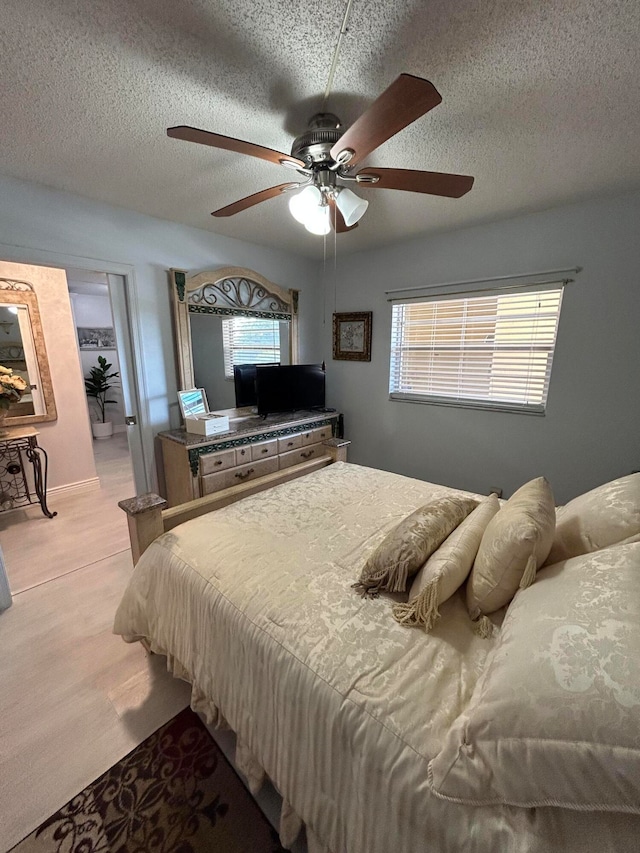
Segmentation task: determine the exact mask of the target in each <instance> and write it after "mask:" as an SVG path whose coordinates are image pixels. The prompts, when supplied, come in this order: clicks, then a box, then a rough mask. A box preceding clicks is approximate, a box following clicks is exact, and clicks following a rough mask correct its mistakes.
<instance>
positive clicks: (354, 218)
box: [336, 187, 369, 228]
mask: <svg viewBox="0 0 640 853" xmlns="http://www.w3.org/2000/svg"><path fill="white" fill-rule="evenodd" d="M336 205H337V207H338V210H339V211H340V213H341V214H342V218H343V219H344V224H345V225H346V226H347V228H351V226H352V225H355V224H356V222H358V220H360V219H362V217H363V216H364V214H365V211H366V209H367V208H368V207H369V202H368V201H365V200H364V199H363V198H360V197H359V196H357V195H356V194H355V193H353V192H351V190H349V189H347V188H346V187H343V188H342V189H341V190H340V192H339V193H338V197H337V198H336Z"/></svg>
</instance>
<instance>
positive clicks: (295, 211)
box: [289, 186, 322, 225]
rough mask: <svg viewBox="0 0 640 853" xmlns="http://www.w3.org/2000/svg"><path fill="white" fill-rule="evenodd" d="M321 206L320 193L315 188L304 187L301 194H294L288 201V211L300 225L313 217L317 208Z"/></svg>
mask: <svg viewBox="0 0 640 853" xmlns="http://www.w3.org/2000/svg"><path fill="white" fill-rule="evenodd" d="M321 204H322V193H321V192H320V190H319V189H318V188H317V187H314V186H309V187H305V188H304V189H303V190H302V192H299V193H296V194H295V195H293V196H291V198H290V199H289V210H290V211H291V215H292V216H293V218H294V219H295V220H297V221H298V222H300V223H301V224H302V225H306V224H307V221H308V220H309V219H310V218H311V217H312V216H313V215H314V213H315V211H316V209H317V208H319V207H320V205H321Z"/></svg>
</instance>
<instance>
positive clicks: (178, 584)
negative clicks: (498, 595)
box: [114, 462, 640, 853]
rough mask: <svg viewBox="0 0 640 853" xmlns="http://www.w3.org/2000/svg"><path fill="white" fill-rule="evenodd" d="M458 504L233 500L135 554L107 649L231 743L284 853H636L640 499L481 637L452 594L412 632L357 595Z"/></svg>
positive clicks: (307, 486) (385, 495)
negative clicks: (419, 518) (435, 511)
mask: <svg viewBox="0 0 640 853" xmlns="http://www.w3.org/2000/svg"><path fill="white" fill-rule="evenodd" d="M635 476H636V477H639V478H640V475H635ZM633 488H634V489H636V490H638V489H640V484H636V481H634V485H633ZM461 495H464V496H465V497H472V498H475V499H476V500H481V499H482V497H483V496H480V495H469V494H468V493H462V492H459V491H457V490H454V489H449V488H447V487H445V486H439V485H435V484H431V483H426V482H423V481H420V480H415V479H411V478H408V477H402V476H399V475H396V474H392V473H388V472H384V471H378V470H374V469H370V468H365V467H362V466H358V465H353V464H350V463H346V462H336V463H335V464H331V465H329V466H328V467H325V468H323V469H321V470H316V471H313V472H312V473H309V474H307V475H306V476H304V477H301V478H299V479H296V480H293V481H291V482H287V483H283V484H280V485H277V486H275V487H273V488H269V489H268V490H266V491H262V492H260V493H259V494H254V495H251V496H249V497H246V498H245V499H243V500H241V501H239V502H236V503H233V504H231V505H229V506H226V507H224V508H221V509H218V510H216V511H215V512H212V513H208V514H205V515H201V516H200V517H197V518H194V519H192V520H191V521H188V522H187V523H185V524H180V525H178V526H177V527H174V528H173V529H172V530H170V531H169V532H167V533H164V534H162V535H161V536H159V537H158V538H156V539H154V541H152V542H151V544H149V546H148V547H147V548H146V549H145V551H144V553H143V554H142V556H141V558H140V560H139V562H138V564H137V566H136V568H135V570H134V573H133V575H132V578H131V581H130V583H129V586H128V588H127V590H126V592H125V594H124V597H123V599H122V602H121V604H120V606H119V608H118V611H117V614H116V618H115V626H114V631H115V632H116V633H117V634H120V635H122V637H123V638H124V639H125V640H126V641H128V642H135V641H143V642H144V643H145V644H146V645H147V647H148V648H150V649H151V650H152V651H153V652H156V653H159V654H162V655H166V657H167V662H168V666H169V668H170V669H171V671H172V672H173V673H174V675H176V676H178V677H181V678H184V679H186V680H187V681H189V682H190V683H191V685H192V700H191V701H192V707H193V708H194V710H196V711H198V712H200V713H201V714H203V716H204V717H205V718H206V719H207V721H208V722H210V723H214V724H215V725H218V726H222V727H227V726H228V727H230V728H231V729H232V730H233V731H234V732H235V733H236V735H237V753H236V761H237V764H238V766H239V767H240V769H241V770H242V771H243V772H244V773H245V774H246V776H247V778H248V780H249V785H250V787H251V789H252V790H253V791H254V792H255V791H257V790H258V789H259V787H260V784H261V782H262V780H263V778H264V777H265V775H266V776H268V777H269V779H270V780H271V781H272V782H273V784H274V786H275V787H276V789H277V790H278V791H279V792H280V794H281V795H282V797H283V810H282V819H281V838H282V841H283V845H284V846H285V847H286V846H290V845H291V843H292V842H293V841H294V839H295V837H296V835H297V833H298V831H299V829H300V828H301V826H302V825H304V826H305V828H306V832H307V840H308V845H309V850H310V851H311V853H327V851H331V853H388V852H389V851H391V850H393V851H394V853H421V852H422V851H429V853H449V851H451V853H453V851H459V850H465V852H466V851H468V853H475V851H478V853H490V851H498V850H500V851H519V852H520V851H523V852H524V851H526V853H543V851H544V853H548V851H553V850H562V851H568V853H571V851H576V853H577V851H581V852H582V851H584V850H597V851H599V853H602V851H628V850H632V849H636V846H637V839H638V838H639V837H640V816H639V813H640V759H639V758H638V756H639V755H640V670H639V669H638V663H637V661H638V660H640V618H639V617H640V596H638V595H637V593H638V591H639V589H640V542H638V541H634V540H637V538H638V536H637V535H634V534H633V529H634V527H633V526H634V525H635V524H638V530H637V531H635V533H636V534H640V500H639V501H638V506H637V507H635V508H634V507H633V506H632V507H631V509H629V507H628V506H627V505H625V512H627V515H630V516H632V518H631V520H630V521H629V524H627V525H623V528H622V529H621V530H616V531H615V533H613V534H611V536H613V538H614V539H615V540H616V541H615V542H614V543H609V542H608V541H606V540H607V536H606V535H605V536H604V540H602V536H600V539H601V540H602V541H605V543H606V547H604V548H603V547H598V548H597V550H596V549H592V552H591V553H588V554H586V555H584V554H583V555H580V556H575V557H572V558H569V559H566V560H561V561H559V562H555V563H554V564H552V565H549V566H548V567H547V568H543V569H542V570H541V571H539V572H538V575H537V577H536V579H535V583H534V584H533V585H532V586H530V587H529V588H528V589H523V590H521V591H520V592H519V593H518V594H517V595H516V596H515V598H514V599H513V602H512V603H511V604H510V605H509V606H508V607H505V608H502V609H501V610H499V611H498V612H496V613H494V614H492V616H491V619H492V621H493V623H494V625H495V631H494V633H493V635H492V636H489V637H482V636H479V635H478V633H477V631H476V630H475V628H474V625H473V623H472V622H471V620H470V618H469V613H468V610H467V603H466V599H465V593H464V588H461V589H460V590H459V591H458V592H457V593H455V594H454V595H453V596H452V597H451V598H449V599H448V600H447V601H445V602H444V603H443V604H442V605H441V607H440V618H439V619H438V621H437V623H436V624H435V626H434V627H433V628H432V629H431V632H430V633H426V632H425V631H424V630H421V629H416V628H408V627H406V626H405V625H402V624H400V623H399V622H398V621H396V620H395V619H394V618H393V616H392V614H391V611H392V607H393V604H394V603H397V602H398V601H400V600H402V594H399V593H385V592H383V593H382V594H381V595H379V596H378V597H376V598H367V597H361V596H360V595H358V594H357V593H356V591H355V590H354V589H353V588H352V583H353V582H354V581H356V580H357V579H358V577H359V575H360V573H361V571H362V568H363V565H364V563H365V561H366V560H367V557H368V555H370V554H371V553H372V551H374V550H375V549H376V548H377V547H378V546H379V545H380V543H381V542H382V541H383V540H385V537H387V536H388V534H389V533H390V532H391V531H393V530H394V528H395V527H396V526H397V525H398V524H399V522H401V521H402V519H404V518H406V517H407V515H408V514H411V513H412V512H413V511H414V510H416V508H418V507H420V506H422V505H424V504H426V503H428V502H432V501H434V500H438V499H441V498H444V497H447V496H449V497H455V496H461ZM625 499H626V498H625ZM634 500H635V499H634ZM632 503H633V501H632ZM627 504H628V500H627ZM616 511H617V510H616V509H615V507H614V510H613V512H614V513H615V512H616ZM614 526H615V525H614ZM630 530H631V531H632V533H631V535H630V533H629V531H630ZM611 536H610V537H609V538H611ZM596 538H597V537H596ZM620 543H622V544H620ZM560 544H562V543H560ZM565 544H566V543H565ZM591 544H592V545H593V544H595V545H601V542H592V543H591ZM554 547H556V552H557V548H558V543H556V544H555V545H554ZM636 579H637V580H636ZM576 608H577V609H576ZM500 625H502V627H500ZM563 631H564V634H563V633H562V632H563ZM558 632H559V633H558ZM607 642H608V643H609V646H608V647H607V648H605V647H606V646H607ZM554 643H555V644H556V646H558V650H557V654H556V655H555V658H554V660H551V657H550V654H549V649H550V648H555V646H554V645H553V644H554ZM572 643H573V645H572ZM589 643H591V644H592V645H589ZM537 644H539V648H538V645H537ZM572 654H573V657H572ZM596 654H600V663H598V662H597V661H596V662H595V663H594V661H593V656H594V655H596ZM581 655H582V657H581ZM589 655H591V657H589ZM522 656H524V659H525V660H524V665H522ZM605 658H606V660H605ZM618 658H621V659H618ZM518 660H519V661H520V666H518V667H515V668H514V662H517V661H518ZM603 660H605V663H604V664H602V661H603ZM607 661H608V663H607ZM601 664H602V665H601ZM554 666H555V668H556V669H555V670H554ZM572 667H573V669H572ZM589 667H591V669H589ZM599 667H600V669H599ZM601 670H602V671H601ZM550 672H551V673H552V675H551V676H550V675H549V673H550ZM554 672H555V676H554V675H553V673H554ZM589 679H591V681H589ZM583 700H584V701H583ZM581 702H583V705H584V707H583V705H581V704H580V703H581ZM536 709H539V710H536ZM568 712H570V714H569V717H570V718H571V719H570V720H569V723H567V720H566V718H565V716H563V715H564V714H566V713H568ZM538 722H539V723H540V726H541V727H542V729H541V731H537V732H536V733H535V738H534V739H532V737H531V731H530V729H531V726H534V727H535V726H536V725H537V724H538ZM571 725H573V726H574V727H575V728H577V730H578V733H577V734H575V737H574V735H573V734H572V733H571V731H569V729H570V728H571ZM473 738H476V740H475V741H474V740H473ZM584 739H591V740H590V742H589V743H587V744H586V746H585V745H584V744H583V743H582V741H583V740H584ZM534 740H535V743H534ZM573 740H575V742H576V743H578V742H579V741H580V744H578V746H576V749H577V750H578V751H579V752H580V755H579V756H578V758H577V759H576V762H574V763H575V767H574V764H572V758H571V756H570V755H569V756H567V755H566V753H565V752H563V750H565V751H566V750H567V744H568V743H569V744H570V743H571V742H572V741H573ZM591 741H592V742H591ZM614 741H615V742H614ZM523 744H524V751H523ZM511 747H513V749H511ZM492 750H493V751H492ZM492 762H493V763H492ZM585 768H586V770H585ZM619 768H621V769H620V773H618V770H619ZM565 773H566V774H567V781H566V785H565V789H566V790H569V794H570V796H568V797H564V798H563V796H560V797H555V798H554V796H553V795H554V794H556V793H557V792H556V791H555V789H554V785H555V786H556V787H558V785H560V787H561V788H562V781H561V780H562V778H563V774H565ZM509 774H511V776H513V777H514V778H513V779H512V778H511V776H510V775H509ZM571 774H574V775H575V777H576V780H577V781H575V780H574V779H573V778H572V775H571ZM580 774H583V775H585V774H586V777H587V781H585V780H581V779H580ZM523 777H526V781H527V784H526V785H525V784H524V781H523ZM588 781H591V782H592V783H593V785H592V787H593V786H595V788H596V789H598V790H597V791H596V795H594V794H593V791H592V790H591V789H589V790H587V791H583V790H577V788H580V785H583V787H585V786H587V782H588ZM520 783H522V784H520ZM576 786H577V788H576ZM587 787H588V786H587ZM574 789H575V790H574ZM600 789H602V791H601V790H600ZM563 790H564V789H563ZM532 791H533V794H532ZM561 793H562V790H561ZM574 795H575V796H574ZM602 797H604V800H603V801H602V802H601V801H600V800H601V799H602Z"/></svg>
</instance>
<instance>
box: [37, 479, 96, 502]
mask: <svg viewBox="0 0 640 853" xmlns="http://www.w3.org/2000/svg"><path fill="white" fill-rule="evenodd" d="M99 488H100V478H99V477H91V479H89V480H79V481H78V482H77V483H65V484H64V485H63V486H50V487H49V488H48V489H47V497H50V496H51V495H61V494H70V493H72V492H94V491H96V490H97V489H99Z"/></svg>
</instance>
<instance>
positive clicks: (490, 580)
mask: <svg viewBox="0 0 640 853" xmlns="http://www.w3.org/2000/svg"><path fill="white" fill-rule="evenodd" d="M554 530H555V506H554V502H553V492H552V491H551V486H550V485H549V483H548V482H547V480H545V478H544V477H538V478H537V479H536V480H531V481H530V482H528V483H525V485H524V486H521V487H520V488H519V489H518V490H517V492H514V493H513V495H512V496H511V497H510V498H509V500H508V501H507V502H506V503H505V504H504V506H503V507H502V508H501V509H500V510H499V512H498V513H496V515H494V517H493V518H492V519H491V521H490V522H489V524H488V525H487V529H486V530H485V532H484V536H483V537H482V541H481V542H480V547H479V549H478V554H477V556H476V559H475V561H474V564H473V569H472V571H471V575H470V577H469V580H468V582H467V606H468V608H469V613H470V614H471V618H472V619H476V618H477V617H478V616H480V615H481V614H486V613H493V612H494V611H495V610H498V609H499V608H500V607H502V606H503V605H505V604H508V602H509V601H511V599H512V598H513V596H514V595H515V594H516V592H517V590H518V588H522V587H526V586H528V585H529V584H531V583H533V581H534V579H535V575H536V571H537V569H538V567H539V566H541V565H542V563H543V562H544V560H545V558H546V557H547V554H548V553H549V549H550V548H551V543H552V541H553V533H554Z"/></svg>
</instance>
